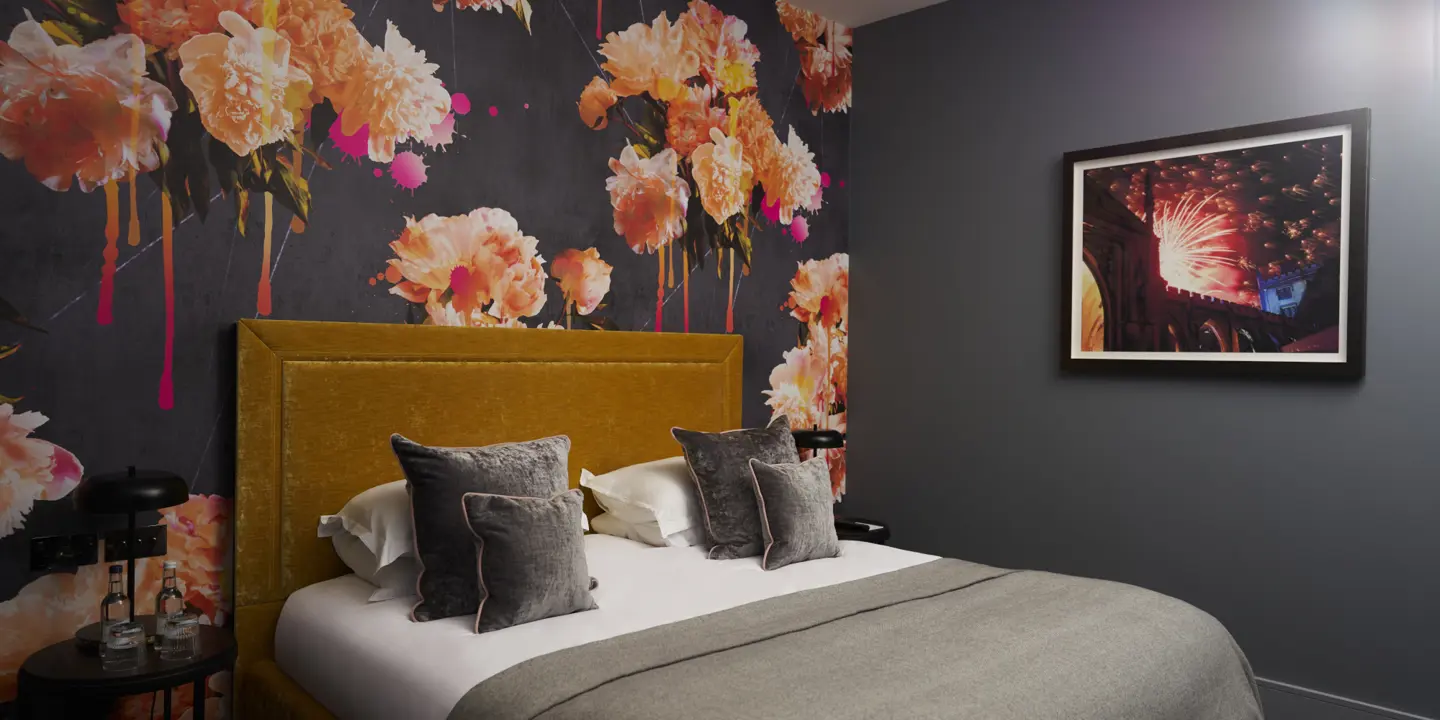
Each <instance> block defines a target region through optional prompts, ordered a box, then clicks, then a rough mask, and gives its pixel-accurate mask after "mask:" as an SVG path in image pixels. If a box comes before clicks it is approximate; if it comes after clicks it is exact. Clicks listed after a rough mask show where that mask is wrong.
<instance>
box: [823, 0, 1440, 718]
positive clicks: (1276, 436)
mask: <svg viewBox="0 0 1440 720" xmlns="http://www.w3.org/2000/svg"><path fill="white" fill-rule="evenodd" d="M1437 23H1440V18H1437V16H1436V7H1435V3H1434V2H1433V0H1266V1H1265V2H1256V1H1255V0H1209V1H1207V2H1193V0H1087V1H1086V2H1083V3H1081V2H1071V1H1069V0H1051V1H1048V2H1046V1H1042V0H990V1H982V0H957V1H955V2H947V3H944V4H942V5H938V6H935V7H931V8H927V9H924V10H920V11H917V12H914V13H910V14H907V15H902V16H899V17H896V18H892V19H889V20H886V21H882V22H880V23H877V24H874V25H869V26H865V27H863V28H860V29H859V30H858V32H857V42H856V47H857V52H858V53H860V54H862V55H863V58H864V62H859V63H856V70H855V71H856V78H855V94H856V106H855V111H854V112H855V114H854V118H853V126H852V138H851V140H852V143H851V148H852V160H853V167H854V175H855V185H856V187H855V194H854V201H853V202H854V204H853V206H852V207H853V211H852V213H853V214H852V218H853V226H852V235H851V253H852V254H853V260H854V262H853V264H852V268H853V269H852V272H853V276H852V280H853V287H854V291H853V294H854V301H853V304H852V311H853V315H852V317H853V324H854V325H853V326H854V334H855V337H856V338H857V340H858V342H857V343H856V344H855V349H854V352H853V356H852V357H851V378H852V380H851V387H852V393H853V394H852V396H851V400H852V402H853V407H854V409H855V412H854V413H852V416H851V421H850V422H851V424H850V431H851V445H850V448H851V455H850V471H851V473H852V476H851V477H852V482H851V483H850V488H851V492H850V495H849V496H848V497H847V498H846V499H845V502H844V505H843V506H842V507H843V508H844V509H845V510H846V511H848V512H853V513H857V514H863V515H872V516H875V517H878V518H882V519H885V520H889V521H891V522H892V523H893V524H894V532H895V538H896V542H897V544H899V545H901V546H903V547H908V548H913V549H918V550H923V551H929V552H934V553H943V554H947V555H954V556H959V557H962V558H967V559H971V560H975V561H979V562H984V563H989V564H994V565H1002V566H1014V567H1029V568H1041V569H1046V570H1054V571H1060V572H1066V573H1074V574H1079V575H1089V576H1096V577H1102V578H1109V579H1114V580H1120V581H1124V582H1129V583H1135V584H1137V585H1142V586H1145V587H1148V588H1152V589H1155V590H1158V591H1160V592H1164V593H1168V594H1171V595H1174V596H1176V597H1179V598H1183V599H1185V600H1187V601H1189V602H1191V603H1193V604H1195V605H1197V606H1199V607H1200V608H1203V609H1204V610H1206V611H1208V612H1210V613H1212V614H1214V615H1215V616H1216V617H1218V618H1219V619H1220V620H1221V621H1223V622H1224V623H1225V624H1226V626H1228V627H1229V628H1230V630H1231V631H1232V632H1233V633H1234V634H1235V636H1236V637H1237V639H1238V640H1239V642H1240V644H1241V645H1242V646H1243V647H1244V649H1245V651H1246V652H1247V653H1248V654H1249V656H1250V659H1251V660H1252V662H1253V663H1254V665H1255V668H1256V671H1257V672H1258V673H1259V674H1260V675H1262V676H1266V677H1269V678H1273V679H1276V680H1280V681H1284V682H1286V683H1292V684H1294V685H1298V686H1302V687H1309V688H1316V689H1320V690H1323V691H1325V692H1328V693H1332V694H1335V695H1341V696H1346V697H1351V698H1356V699H1359V700H1363V701H1368V702H1371V703H1375V704H1379V705H1385V706H1390V707H1394V708H1398V709H1402V710H1407V711H1410V712H1413V713H1420V714H1425V715H1432V716H1434V715H1440V683H1437V682H1436V675H1435V668H1436V665H1435V658H1437V657H1440V473H1437V469H1440V422H1437V421H1436V411H1437V410H1440V380H1437V378H1436V370H1437V368H1440V360H1437V356H1440V328H1437V326H1436V324H1435V320H1434V318H1435V317H1436V316H1437V314H1440V280H1437V277H1436V270H1437V268H1440V152H1437V150H1440V144H1437V140H1440V112H1437V105H1436V77H1435V74H1436V43H1435V37H1436V33H1437V28H1440V24H1437ZM1366 106H1368V107H1371V108H1373V109H1374V139H1373V143H1372V148H1373V154H1372V156H1371V157H1372V167H1371V175H1372V180H1371V183H1372V184H1371V188H1372V190H1371V198H1370V209H1371V221H1370V262H1371V265H1370V298H1369V365H1368V377H1367V378H1366V379H1365V381H1364V382H1363V383H1361V384H1355V385H1306V384H1294V383H1291V384H1273V383H1261V382H1236V381H1215V380H1204V381H1201V380H1196V381H1179V380H1140V379H1090V378H1070V377H1061V376H1060V374H1059V372H1058V359H1057V358H1058V353H1059V347H1058V330H1057V323H1059V322H1061V319H1060V317H1059V298H1058V289H1057V288H1056V284H1057V283H1056V278H1057V275H1058V263H1059V253H1060V249H1061V239H1060V225H1061V209H1062V208H1061V202H1060V192H1061V178H1062V175H1061V164H1060V161H1061V154H1062V153H1064V152H1065V151H1067V150H1077V149H1084V148H1091V147H1098V146H1104V145H1110V144H1114V143H1120V142H1127V141H1132V140H1140V139H1146V138H1152V137H1161V136H1167V135H1174V134H1180V133H1188V132H1195V131H1203V130H1212V129H1217V128H1224V127H1229V126H1236V125H1244V124H1249V123H1256V122H1262V121H1267V120H1277V119H1283V118H1290V117H1297V116H1302V115H1308V114H1315V113H1322V112H1328V111H1333V110H1344V109H1349V108H1355V107H1366Z"/></svg>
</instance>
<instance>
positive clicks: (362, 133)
mask: <svg viewBox="0 0 1440 720" xmlns="http://www.w3.org/2000/svg"><path fill="white" fill-rule="evenodd" d="M330 142H333V143H335V147H336V149H338V150H339V151H340V152H341V153H342V154H344V155H345V157H347V158H351V159H353V160H355V161H356V162H360V159H361V158H363V157H365V156H366V155H367V154H369V152H370V125H369V124H368V123H367V124H365V125H361V126H360V129H359V130H356V131H355V134H354V135H346V134H345V131H344V129H342V128H341V125H340V118H338V117H337V118H335V122H334V123H333V124H332V125H330Z"/></svg>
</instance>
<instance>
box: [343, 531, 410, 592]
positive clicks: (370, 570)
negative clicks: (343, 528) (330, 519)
mask: <svg viewBox="0 0 1440 720" xmlns="http://www.w3.org/2000/svg"><path fill="white" fill-rule="evenodd" d="M331 542H333V543H335V554H336V555H339V556H340V559H341V560H343V561H344V562H345V565H346V566H348V567H349V568H350V569H351V570H353V571H354V572H355V575H356V576H357V577H360V578H362V579H364V580H365V581H366V582H369V583H370V584H371V585H374V586H375V591H374V592H372V593H370V602H380V601H381V600H389V599H391V598H398V597H410V596H411V595H414V594H415V588H416V584H417V583H418V582H419V581H420V562H419V561H418V560H416V559H415V558H413V557H410V556H408V555H407V556H405V557H401V558H398V559H396V560H395V561H394V562H392V563H390V564H389V565H386V566H385V567H382V568H377V567H375V555H374V554H373V553H371V552H370V548H367V547H365V543H363V542H361V541H360V538H358V537H355V536H354V535H351V534H350V533H347V532H342V533H338V534H336V535H335V536H334V537H332V538H331Z"/></svg>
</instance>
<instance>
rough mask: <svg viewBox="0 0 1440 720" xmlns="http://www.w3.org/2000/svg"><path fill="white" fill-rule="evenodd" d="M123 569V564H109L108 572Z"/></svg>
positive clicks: (116, 571) (121, 570)
mask: <svg viewBox="0 0 1440 720" xmlns="http://www.w3.org/2000/svg"><path fill="white" fill-rule="evenodd" d="M124 571H125V566H124V565H119V564H116V565H111V566H110V572H112V573H118V572H124Z"/></svg>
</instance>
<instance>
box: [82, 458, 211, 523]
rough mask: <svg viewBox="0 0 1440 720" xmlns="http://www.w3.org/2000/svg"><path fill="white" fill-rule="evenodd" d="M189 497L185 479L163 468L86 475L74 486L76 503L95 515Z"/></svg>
mask: <svg viewBox="0 0 1440 720" xmlns="http://www.w3.org/2000/svg"><path fill="white" fill-rule="evenodd" d="M189 498H190V489H189V488H188V487H186V485H185V479H184V478H182V477H180V476H179V475H176V474H175V473H171V472H165V471H164V470H136V469H135V468H134V467H133V466H132V467H130V468H129V469H127V470H125V472H117V473H106V474H104V475H94V476H91V477H88V478H85V480H84V482H81V483H80V487H78V488H76V489H75V505H76V507H79V508H80V509H81V510H83V511H85V512H88V513H92V514H96V515H124V514H127V513H135V512H143V511H145V510H159V509H161V508H167V507H174V506H176V505H180V504H182V503H184V502H185V501H186V500H188V499H189Z"/></svg>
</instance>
